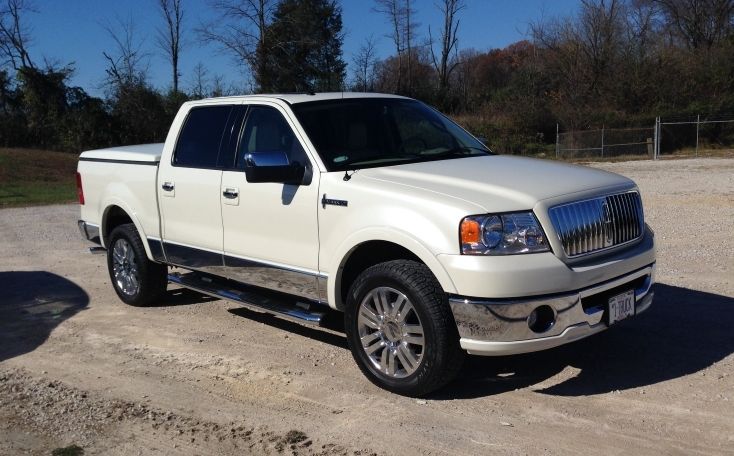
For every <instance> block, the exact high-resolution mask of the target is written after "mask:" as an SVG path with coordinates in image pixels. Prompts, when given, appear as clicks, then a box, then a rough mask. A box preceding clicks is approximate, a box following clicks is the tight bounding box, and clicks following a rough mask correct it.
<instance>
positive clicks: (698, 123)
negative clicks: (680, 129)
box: [696, 114, 701, 157]
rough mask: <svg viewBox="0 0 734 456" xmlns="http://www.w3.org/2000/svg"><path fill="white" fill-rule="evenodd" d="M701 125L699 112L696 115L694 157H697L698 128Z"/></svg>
mask: <svg viewBox="0 0 734 456" xmlns="http://www.w3.org/2000/svg"><path fill="white" fill-rule="evenodd" d="M700 125H701V114H699V115H697V116H696V157H698V129H699V127H700Z"/></svg>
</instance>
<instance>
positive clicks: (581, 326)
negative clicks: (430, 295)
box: [449, 263, 655, 356]
mask: <svg viewBox="0 0 734 456" xmlns="http://www.w3.org/2000/svg"><path fill="white" fill-rule="evenodd" d="M654 282H655V264H654V263H653V264H651V265H649V266H647V267H645V268H643V269H640V270H637V271H635V272H632V273H629V274H626V275H624V276H622V277H618V278H616V279H613V280H610V281H608V282H604V283H601V284H598V285H594V286H592V287H589V288H584V289H582V290H578V291H574V292H572V293H565V294H558V295H549V296H542V297H533V298H528V299H501V300H489V299H488V300H485V299H480V300H476V299H467V298H463V297H458V296H455V297H450V298H449V304H450V305H451V311H452V312H453V314H454V319H455V320H456V325H457V327H458V329H459V335H460V336H461V340H460V343H461V348H463V349H464V350H466V351H467V352H469V353H470V354H475V355H486V356H501V355H514V354H519V353H528V352H534V351H539V350H545V349H548V348H553V347H557V346H559V345H563V344H566V343H569V342H573V341H575V340H579V339H583V338H584V337H588V336H591V335H592V334H596V333H598V332H600V331H603V330H604V329H606V328H607V327H608V324H607V318H605V317H606V315H607V309H606V307H607V306H606V302H607V298H608V296H611V295H613V294H614V293H616V292H619V293H622V292H623V291H624V290H625V289H629V288H631V287H634V293H635V314H639V313H641V312H644V311H645V310H647V308H648V307H650V305H651V304H652V298H653V291H652V290H651V288H652V285H653V283H654ZM540 306H549V307H550V308H552V309H553V314H554V317H555V319H554V323H553V324H552V325H551V326H550V327H549V328H548V329H546V330H544V331H543V332H539V333H537V332H534V331H533V330H531V329H530V325H529V322H528V320H529V317H530V314H531V312H532V311H533V310H534V309H536V308H538V307H540Z"/></svg>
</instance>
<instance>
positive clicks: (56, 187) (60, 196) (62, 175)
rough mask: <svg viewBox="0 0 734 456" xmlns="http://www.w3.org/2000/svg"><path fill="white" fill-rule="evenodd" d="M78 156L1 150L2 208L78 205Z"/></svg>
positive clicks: (38, 151)
mask: <svg viewBox="0 0 734 456" xmlns="http://www.w3.org/2000/svg"><path fill="white" fill-rule="evenodd" d="M77 159H78V157H77V155H76V154H70V153H64V152H53V151H47V150H34V149H4V148H0V207H17V206H35V205H41V204H58V203H70V202H74V201H76V180H75V179H76V177H75V176H76V164H77Z"/></svg>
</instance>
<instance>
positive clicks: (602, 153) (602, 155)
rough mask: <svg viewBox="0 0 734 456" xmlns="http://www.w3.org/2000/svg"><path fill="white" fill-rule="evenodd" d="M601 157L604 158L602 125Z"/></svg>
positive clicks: (602, 130) (602, 131)
mask: <svg viewBox="0 0 734 456" xmlns="http://www.w3.org/2000/svg"><path fill="white" fill-rule="evenodd" d="M601 158H604V125H602V126H601Z"/></svg>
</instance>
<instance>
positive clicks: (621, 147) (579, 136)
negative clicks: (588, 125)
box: [556, 127, 655, 160]
mask: <svg viewBox="0 0 734 456" xmlns="http://www.w3.org/2000/svg"><path fill="white" fill-rule="evenodd" d="M654 152H655V128H654V127H649V128H644V127H643V128H602V129H600V130H582V131H568V132H563V133H561V132H559V133H558V134H557V135H556V157H557V158H559V159H571V160H573V159H604V158H622V157H628V158H650V159H652V158H653V156H654Z"/></svg>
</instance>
